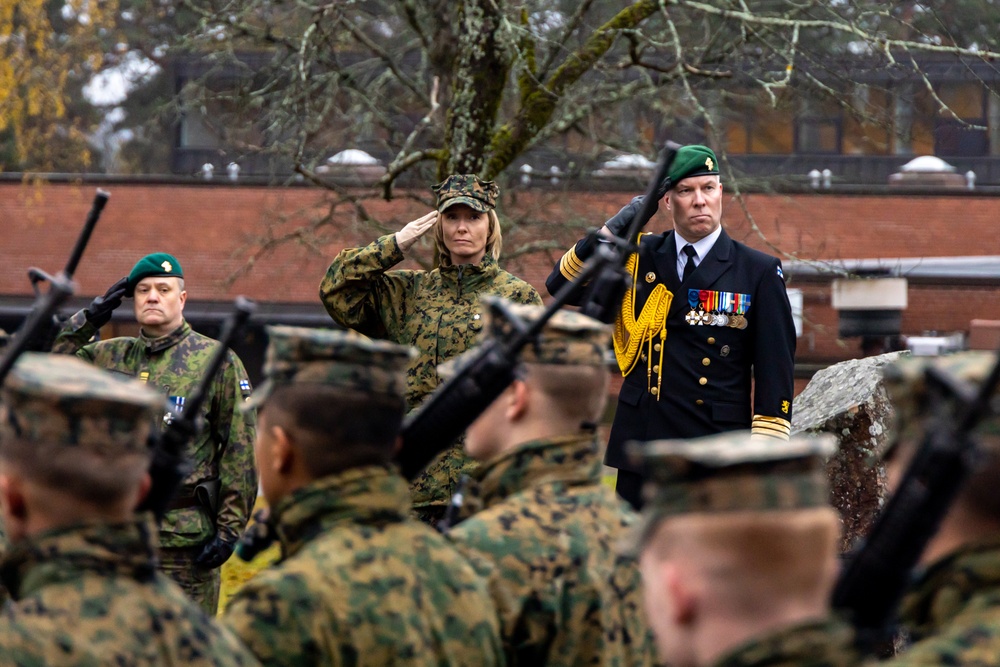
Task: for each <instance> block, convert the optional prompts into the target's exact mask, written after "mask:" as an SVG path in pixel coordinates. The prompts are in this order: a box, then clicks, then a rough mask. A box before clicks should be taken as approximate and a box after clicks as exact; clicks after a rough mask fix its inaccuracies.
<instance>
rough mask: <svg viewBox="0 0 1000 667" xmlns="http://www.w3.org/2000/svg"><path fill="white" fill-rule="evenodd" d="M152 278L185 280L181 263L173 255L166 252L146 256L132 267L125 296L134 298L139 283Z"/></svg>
mask: <svg viewBox="0 0 1000 667" xmlns="http://www.w3.org/2000/svg"><path fill="white" fill-rule="evenodd" d="M150 276H171V277H173V278H183V277H184V272H183V271H182V270H181V263H180V262H178V261H177V258H176V257H174V256H173V255H168V254H167V253H165V252H154V253H153V254H151V255H146V256H145V257H143V258H142V259H140V260H139V261H138V262H136V264H135V266H133V267H132V272H131V273H130V274H128V284H127V285H126V286H125V296H132V294H134V293H135V286H136V285H138V284H139V281H140V280H142V279H143V278H149V277H150Z"/></svg>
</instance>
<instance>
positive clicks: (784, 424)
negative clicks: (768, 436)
mask: <svg viewBox="0 0 1000 667" xmlns="http://www.w3.org/2000/svg"><path fill="white" fill-rule="evenodd" d="M753 424H754V426H764V425H765V424H770V425H771V428H780V429H784V430H785V431H787V432H791V430H792V423H791V422H790V421H788V420H787V419H782V418H781V417H766V416H764V415H754V416H753Z"/></svg>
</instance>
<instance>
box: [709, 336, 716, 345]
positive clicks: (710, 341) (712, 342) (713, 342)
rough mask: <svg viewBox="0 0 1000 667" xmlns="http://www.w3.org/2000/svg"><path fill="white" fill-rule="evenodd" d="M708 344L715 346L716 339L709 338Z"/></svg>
mask: <svg viewBox="0 0 1000 667" xmlns="http://www.w3.org/2000/svg"><path fill="white" fill-rule="evenodd" d="M708 344H709V345H715V338H713V337H711V336H709V338H708Z"/></svg>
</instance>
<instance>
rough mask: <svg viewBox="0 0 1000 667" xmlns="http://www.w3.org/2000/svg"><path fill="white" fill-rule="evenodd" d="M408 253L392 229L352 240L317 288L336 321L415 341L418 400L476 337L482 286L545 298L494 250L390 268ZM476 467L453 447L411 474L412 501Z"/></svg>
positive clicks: (411, 402) (412, 372)
mask: <svg viewBox="0 0 1000 667" xmlns="http://www.w3.org/2000/svg"><path fill="white" fill-rule="evenodd" d="M403 259H404V257H403V253H402V251H400V249H399V246H398V245H397V243H396V235H395V234H389V235H387V236H383V237H381V238H379V239H378V240H376V241H375V242H374V243H372V244H370V245H368V246H365V247H364V248H348V249H346V250H344V251H343V252H341V253H340V254H339V255H337V257H336V258H335V259H334V260H333V263H331V264H330V268H329V269H328V270H327V272H326V276H325V277H324V278H323V282H322V284H320V288H319V295H320V299H321V300H322V301H323V305H324V306H325V307H326V310H327V312H329V313H330V317H332V318H333V319H334V321H335V322H337V324H340V325H341V326H344V327H348V328H350V329H354V330H355V331H359V332H361V333H363V334H365V335H366V336H370V337H371V338H381V339H385V340H389V341H392V342H394V343H399V344H401V345H412V346H413V347H415V348H416V349H417V357H416V358H415V359H414V360H413V361H412V362H411V364H410V367H409V369H408V371H407V392H406V403H407V405H408V406H409V407H410V408H415V407H417V406H418V405H419V404H420V402H421V401H422V400H423V399H424V398H425V397H426V396H427V395H428V394H429V393H431V392H432V391H434V389H435V388H436V387H437V386H438V384H440V379H439V378H438V374H437V367H438V365H439V364H441V363H443V362H445V361H447V360H448V359H451V358H452V357H455V356H457V355H458V354H461V353H462V352H464V351H465V350H467V349H469V348H470V347H472V345H473V344H474V343H475V342H476V336H477V335H478V334H479V331H480V330H481V329H482V321H483V317H482V306H481V305H480V303H479V295H480V294H493V295H496V296H502V297H504V298H506V299H509V300H511V301H513V302H515V303H531V304H540V303H541V302H542V300H541V297H539V296H538V292H537V291H535V289H534V288H533V287H532V286H531V285H529V284H528V283H526V282H524V281H523V280H521V279H520V278H516V277H514V276H513V275H511V274H509V273H507V272H506V271H504V270H503V269H501V268H500V267H499V266H498V265H497V263H496V261H495V260H494V259H493V258H492V257H490V256H486V257H484V258H483V261H482V262H480V263H479V264H478V265H471V264H462V265H459V266H447V267H440V268H437V269H434V270H432V271H419V270H417V271H414V270H395V271H390V270H389V269H390V268H392V267H393V266H395V265H396V264H399V263H400V262H402V261H403ZM473 467H474V464H473V462H472V461H471V460H470V459H468V458H467V457H466V456H465V455H464V454H463V453H462V448H461V446H460V445H456V446H455V447H452V448H451V449H450V450H448V451H447V452H445V453H444V454H442V455H441V457H440V458H438V460H437V461H435V462H434V463H432V464H431V465H430V466H429V467H428V468H427V470H426V471H425V472H424V474H423V475H422V476H421V477H419V478H418V479H417V480H415V481H414V483H413V486H412V489H411V491H412V494H413V504H414V507H416V508H421V507H427V506H438V507H444V506H445V505H447V504H448V501H449V500H450V499H451V496H452V494H453V493H454V490H455V487H456V485H457V483H458V479H459V478H460V477H461V476H462V474H463V473H468V472H471V470H472V468H473Z"/></svg>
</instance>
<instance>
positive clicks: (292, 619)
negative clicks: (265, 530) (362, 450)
mask: <svg viewBox="0 0 1000 667" xmlns="http://www.w3.org/2000/svg"><path fill="white" fill-rule="evenodd" d="M409 509H410V496H409V493H408V492H407V488H406V481H405V480H404V479H403V478H402V477H400V476H399V475H398V474H396V473H395V472H391V471H389V470H387V469H385V468H379V467H366V468H357V469H354V470H349V471H347V472H344V473H342V474H339V475H333V476H330V477H325V478H323V479H321V480H319V481H316V482H314V483H312V484H310V485H308V486H306V487H303V488H301V489H299V490H297V491H295V492H294V493H292V494H291V495H290V496H289V497H287V498H285V499H283V500H282V501H281V502H279V503H277V505H276V506H275V507H274V521H275V526H276V530H277V533H278V536H279V539H280V540H281V559H280V560H279V561H278V563H277V564H276V565H275V566H273V567H272V568H270V569H267V570H264V571H262V572H260V573H258V574H257V575H256V576H255V577H254V578H253V579H251V580H250V581H249V582H248V583H247V584H245V585H244V586H243V587H242V588H241V589H240V590H239V591H238V592H237V593H236V595H235V596H234V597H233V599H232V600H231V602H230V603H229V606H228V607H227V608H226V612H225V615H224V620H225V621H226V623H228V624H229V625H230V626H231V627H232V628H233V629H234V630H235V631H236V633H237V635H238V636H240V637H241V638H242V639H243V641H244V642H245V643H246V644H247V646H249V647H250V649H251V650H252V651H253V652H254V653H256V654H257V657H258V658H259V659H260V660H261V662H263V663H264V664H265V665H353V666H357V667H364V666H365V665H372V666H375V665H427V666H430V665H434V666H441V667H443V666H445V665H469V666H470V667H472V666H473V665H485V666H490V665H499V664H502V659H503V656H502V652H501V646H500V637H499V627H498V622H497V618H496V611H495V609H494V607H493V604H492V602H490V598H489V593H488V592H487V591H486V587H485V585H484V583H483V582H482V580H481V579H480V578H479V577H478V576H477V575H476V573H475V571H474V570H473V569H472V567H471V566H470V565H469V563H468V562H467V561H466V560H465V559H463V558H462V556H461V555H460V554H459V553H458V551H457V550H456V549H455V547H454V546H453V545H451V544H449V543H448V541H447V540H446V539H445V538H444V537H443V536H441V535H439V534H438V533H436V532H434V531H433V530H432V529H431V528H429V527H428V526H426V525H424V524H422V523H420V522H419V521H416V520H415V519H412V518H410V517H409Z"/></svg>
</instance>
